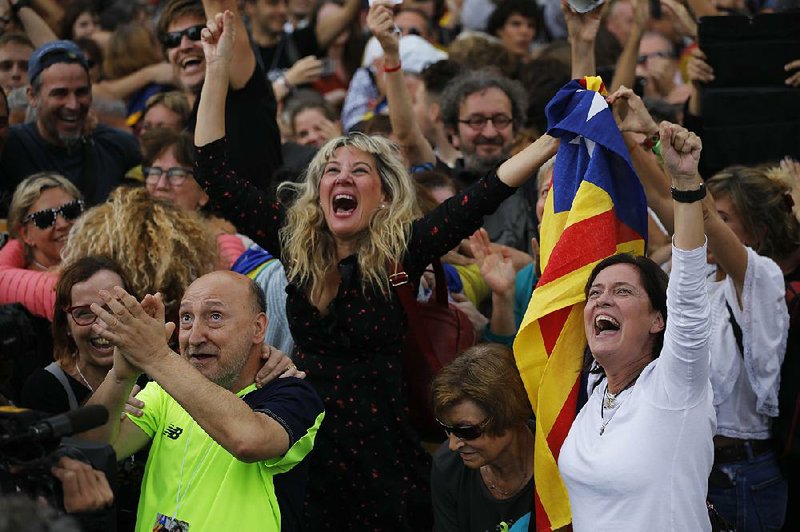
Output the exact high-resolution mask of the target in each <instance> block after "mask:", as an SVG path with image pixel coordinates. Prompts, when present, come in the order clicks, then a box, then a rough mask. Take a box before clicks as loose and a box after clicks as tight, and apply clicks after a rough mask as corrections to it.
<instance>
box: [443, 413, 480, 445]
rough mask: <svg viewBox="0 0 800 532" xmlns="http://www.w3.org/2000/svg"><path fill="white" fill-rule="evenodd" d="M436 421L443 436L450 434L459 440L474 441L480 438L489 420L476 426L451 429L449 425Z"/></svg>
mask: <svg viewBox="0 0 800 532" xmlns="http://www.w3.org/2000/svg"><path fill="white" fill-rule="evenodd" d="M436 421H438V422H439V425H441V426H442V428H443V429H444V432H445V434H447V435H448V436H449V435H450V434H452V435H453V436H455V437H456V438H458V439H459V440H474V439H476V438H480V437H481V436H482V435H483V429H484V427H486V425H487V424H488V423H489V418H488V417H487V418H486V419H484V420H483V421H481V422H480V423H478V424H477V425H461V426H457V427H453V426H451V425H445V424H444V423H442V422H441V421H439V420H438V419H437V420H436Z"/></svg>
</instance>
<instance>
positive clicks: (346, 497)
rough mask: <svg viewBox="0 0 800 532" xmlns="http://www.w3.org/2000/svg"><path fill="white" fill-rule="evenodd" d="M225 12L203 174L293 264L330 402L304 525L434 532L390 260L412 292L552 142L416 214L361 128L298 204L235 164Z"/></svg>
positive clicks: (310, 348) (309, 356)
mask: <svg viewBox="0 0 800 532" xmlns="http://www.w3.org/2000/svg"><path fill="white" fill-rule="evenodd" d="M232 32H233V15H232V14H230V13H229V12H226V13H225V14H224V16H223V15H222V14H219V15H217V17H216V18H215V19H214V20H211V21H209V23H208V27H207V28H206V29H205V30H203V47H204V51H205V55H206V81H205V83H204V84H203V89H202V94H201V97H200V104H199V112H198V127H197V129H196V130H195V144H196V145H197V146H198V148H197V149H198V156H197V172H196V176H197V180H198V182H199V183H200V184H201V185H202V186H203V187H204V188H205V190H206V192H207V193H208V194H209V197H210V198H211V203H212V206H213V207H214V208H215V209H216V210H218V211H219V212H221V213H222V214H223V215H224V216H225V217H226V218H227V219H229V220H231V221H232V222H234V223H235V224H236V225H237V227H239V229H240V230H241V231H243V232H245V233H246V234H248V235H250V236H251V237H253V238H254V239H255V240H256V241H257V242H258V243H259V244H260V245H262V246H263V247H265V248H266V249H267V250H268V251H270V252H271V253H273V254H275V255H277V256H278V257H279V258H280V259H281V260H282V262H283V264H284V265H285V267H286V269H287V277H288V280H289V286H288V287H287V304H286V311H287V316H288V319H289V325H290V328H291V331H292V336H293V337H294V339H295V343H296V348H295V349H296V352H295V358H294V360H295V361H297V364H298V365H299V366H301V367H303V368H304V369H306V370H307V371H308V379H309V380H310V382H311V383H312V384H313V385H314V386H315V387H316V389H317V391H318V392H319V394H320V396H321V397H322V398H323V401H324V403H325V409H326V417H325V423H323V424H322V427H321V428H320V431H319V432H318V434H317V440H316V444H315V450H314V453H313V455H312V457H311V472H310V475H311V476H310V481H309V485H308V497H307V499H306V502H307V504H306V516H305V521H306V523H305V525H306V528H307V529H310V530H318V529H323V528H324V529H340V530H354V529H365V530H366V529H384V528H392V529H395V530H423V529H426V528H427V529H430V527H431V510H430V504H431V503H430V492H429V488H428V477H429V469H430V458H429V457H428V456H427V454H426V453H425V452H424V450H423V449H422V447H421V446H420V444H419V438H418V437H417V435H416V433H415V431H414V429H413V428H412V427H411V425H410V423H409V420H408V415H407V411H406V409H405V399H404V396H403V388H404V385H403V382H402V378H401V375H402V373H403V372H402V362H401V351H402V346H403V339H404V337H405V335H406V332H407V322H406V316H405V314H404V312H403V308H402V305H401V304H400V302H399V301H398V298H397V297H395V296H394V294H393V289H392V287H391V285H390V282H389V273H390V268H389V266H388V265H389V264H396V265H397V266H398V271H400V270H402V271H404V272H405V273H406V274H407V278H408V282H410V283H412V284H413V285H415V286H416V285H417V284H418V283H419V279H420V277H421V275H422V273H423V271H424V270H425V268H426V267H427V265H428V264H429V263H430V262H431V260H433V259H434V258H435V257H439V256H441V255H442V254H444V253H445V252H447V250H449V249H451V248H452V247H453V246H455V245H456V244H457V243H458V242H459V241H460V240H461V239H462V238H464V237H466V236H468V235H470V234H472V233H473V232H474V231H475V230H476V229H477V228H478V227H480V225H481V224H482V220H483V216H484V215H486V214H490V213H491V212H493V211H494V210H495V209H496V208H497V206H498V205H499V204H500V203H501V202H502V201H503V200H504V199H505V198H507V197H508V196H510V195H511V194H513V193H514V191H515V189H516V187H518V186H520V185H521V184H523V183H524V182H525V181H526V180H527V178H528V176H530V175H532V174H535V171H536V169H537V168H538V167H539V166H540V165H541V164H542V163H543V162H545V161H546V160H547V159H549V158H550V157H551V156H552V155H553V154H554V153H555V151H556V149H557V141H556V140H555V139H553V138H552V137H549V136H546V135H545V136H543V137H542V138H540V139H539V140H538V141H537V142H536V143H534V144H533V145H531V146H530V147H528V148H527V149H526V150H525V151H523V152H521V153H520V154H519V155H518V156H516V157H514V158H513V159H511V160H509V161H507V162H506V163H504V164H503V165H501V166H500V167H499V168H498V169H497V171H496V172H491V173H489V174H488V175H487V176H486V177H485V178H484V179H482V180H480V181H478V182H477V183H476V184H475V185H473V186H472V187H470V188H468V189H467V190H465V191H464V192H463V193H461V194H458V195H456V196H455V197H453V198H452V199H450V200H448V201H445V202H444V203H443V204H442V205H441V206H440V207H438V208H437V209H435V210H434V211H432V212H431V213H429V214H428V215H426V216H425V217H422V218H420V217H419V213H418V209H417V207H416V200H415V196H414V188H413V185H412V181H411V178H410V176H409V174H408V172H407V171H406V169H405V168H404V166H403V163H402V162H401V158H400V155H399V151H398V149H397V148H396V147H395V146H394V145H393V144H392V143H391V142H389V141H388V140H387V139H384V138H382V137H368V136H366V135H362V134H358V133H354V134H350V135H347V136H344V137H339V138H336V139H333V140H331V141H329V142H328V143H327V144H325V146H323V147H322V148H321V149H320V151H319V152H318V153H317V155H316V156H315V158H314V160H313V161H312V162H311V164H310V166H309V168H308V170H307V171H306V173H305V174H304V179H303V180H302V182H301V183H299V184H296V185H284V186H283V190H284V191H289V192H294V201H293V203H292V204H291V206H289V207H288V208H286V207H284V206H283V205H281V204H280V203H278V202H277V201H276V199H275V198H274V197H273V196H271V195H269V194H267V193H264V192H261V191H260V190H259V189H258V188H257V187H255V186H254V185H253V184H251V182H250V181H248V180H247V179H250V180H255V179H259V178H260V177H262V176H238V175H236V173H235V172H234V171H233V170H232V169H231V168H230V167H229V166H228V161H226V158H225V157H226V156H225V115H224V111H223V110H224V108H225V105H224V103H225V98H226V94H227V88H228V78H229V62H230V55H231V45H232V42H233V35H232Z"/></svg>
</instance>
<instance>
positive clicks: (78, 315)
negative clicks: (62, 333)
mask: <svg viewBox="0 0 800 532" xmlns="http://www.w3.org/2000/svg"><path fill="white" fill-rule="evenodd" d="M103 309H104V310H106V312H111V311H110V310H109V308H108V307H107V306H106V305H103ZM64 312H66V313H67V314H69V315H70V316H72V319H73V320H75V323H77V324H78V325H83V326H86V325H91V324H92V323H94V322H96V321H97V314H95V313H94V312H92V309H91V308H90V305H77V306H74V307H67V308H65V309H64Z"/></svg>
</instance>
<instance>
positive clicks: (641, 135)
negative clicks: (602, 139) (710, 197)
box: [607, 86, 673, 232]
mask: <svg viewBox="0 0 800 532" xmlns="http://www.w3.org/2000/svg"><path fill="white" fill-rule="evenodd" d="M607 100H608V103H609V105H611V106H612V108H613V110H614V118H615V120H616V121H617V125H618V126H619V130H620V132H621V133H622V137H623V139H624V140H625V145H626V146H627V148H628V151H629V152H630V155H631V162H632V163H633V168H634V169H635V170H636V174H637V175H638V176H639V180H640V181H641V183H642V187H643V188H644V193H645V196H646V197H647V204H648V205H649V206H650V208H652V209H653V211H655V213H656V215H657V216H658V218H659V219H660V220H661V223H663V224H664V226H665V227H666V228H667V229H668V230H669V231H670V232H671V231H672V229H673V209H672V196H671V195H670V180H669V177H667V175H666V174H665V173H664V171H663V170H662V169H661V167H660V166H659V165H658V162H657V161H656V158H655V155H654V154H653V153H652V152H651V151H650V150H645V149H644V148H643V147H642V145H641V143H642V141H643V140H646V139H653V140H655V138H657V137H658V124H656V122H655V120H653V117H652V116H650V113H649V112H647V109H646V108H645V106H644V102H642V99H641V98H639V96H638V95H636V94H635V93H634V92H633V91H632V90H631V89H629V88H627V87H625V86H622V87H620V88H618V89H617V90H616V91H615V92H614V93H613V94H612V95H610V96H609V97H608V98H607Z"/></svg>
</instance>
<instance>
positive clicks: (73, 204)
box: [22, 200, 83, 229]
mask: <svg viewBox="0 0 800 532" xmlns="http://www.w3.org/2000/svg"><path fill="white" fill-rule="evenodd" d="M82 213H83V200H74V201H70V202H69V203H64V204H63V205H61V206H59V207H53V208H51V209H42V210H41V211H36V212H32V213H30V214H29V215H28V216H26V217H25V218H23V219H22V223H23V224H26V223H28V222H33V225H35V226H36V227H38V228H39V229H47V228H48V227H53V226H54V225H55V223H56V216H58V215H59V214H60V215H61V217H62V218H64V219H65V220H66V221H68V222H71V221H73V220H75V219H77V218H78V216H80V215H81V214H82Z"/></svg>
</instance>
